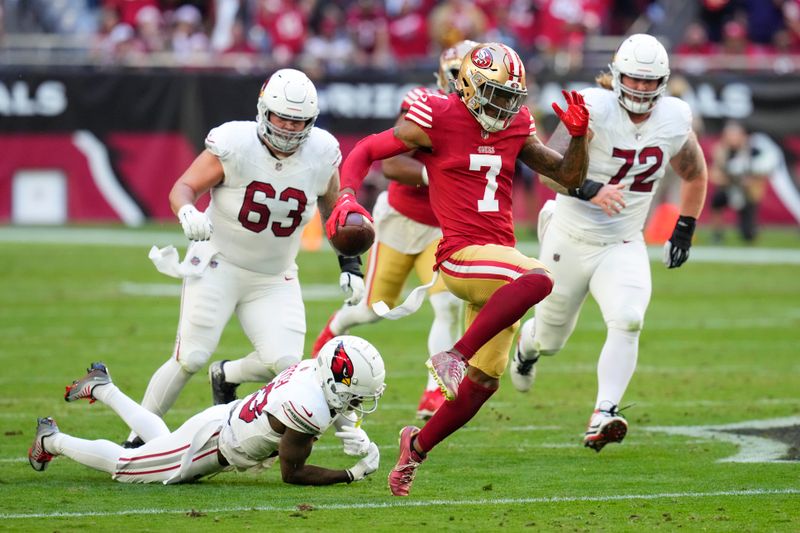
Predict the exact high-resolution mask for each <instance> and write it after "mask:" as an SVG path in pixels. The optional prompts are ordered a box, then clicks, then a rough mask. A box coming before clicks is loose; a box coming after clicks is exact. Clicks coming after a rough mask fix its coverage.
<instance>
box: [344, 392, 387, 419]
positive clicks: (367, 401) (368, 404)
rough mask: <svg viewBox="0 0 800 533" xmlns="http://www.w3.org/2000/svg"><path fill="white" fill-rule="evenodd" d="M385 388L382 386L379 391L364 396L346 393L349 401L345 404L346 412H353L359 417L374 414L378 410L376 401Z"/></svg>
mask: <svg viewBox="0 0 800 533" xmlns="http://www.w3.org/2000/svg"><path fill="white" fill-rule="evenodd" d="M385 388H386V385H382V386H381V388H380V390H379V391H377V392H375V393H374V394H368V395H364V396H361V395H357V394H352V393H348V395H349V399H348V401H347V402H345V405H346V406H347V410H349V411H355V412H357V413H359V414H361V415H368V414H370V413H374V412H375V411H376V410H377V409H378V400H379V399H380V397H381V396H382V395H383V391H384V389H385Z"/></svg>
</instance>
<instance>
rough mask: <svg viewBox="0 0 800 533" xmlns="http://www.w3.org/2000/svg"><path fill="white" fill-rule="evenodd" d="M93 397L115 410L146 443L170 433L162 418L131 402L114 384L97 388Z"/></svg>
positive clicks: (93, 392)
mask: <svg viewBox="0 0 800 533" xmlns="http://www.w3.org/2000/svg"><path fill="white" fill-rule="evenodd" d="M92 396H94V397H95V398H96V399H97V400H98V401H100V402H103V403H104V404H106V405H107V406H109V407H110V408H111V409H113V410H114V412H115V413H117V415H119V417H120V418H122V420H124V421H125V423H126V424H127V425H128V427H129V428H131V431H132V432H133V433H135V434H136V435H139V436H140V437H141V438H142V440H143V441H145V442H149V441H151V440H153V439H155V438H156V437H160V436H162V435H169V433H170V431H169V428H168V427H167V425H166V424H165V423H164V421H163V420H162V419H161V417H159V416H158V415H157V414H154V413H151V412H150V411H148V410H147V409H145V408H144V407H142V406H141V405H139V404H138V403H136V402H135V401H133V400H131V399H130V397H128V396H127V395H126V394H125V393H124V392H122V391H121V390H119V387H117V386H116V385H114V384H113V383H109V384H108V385H101V386H99V387H95V388H94V390H93V391H92Z"/></svg>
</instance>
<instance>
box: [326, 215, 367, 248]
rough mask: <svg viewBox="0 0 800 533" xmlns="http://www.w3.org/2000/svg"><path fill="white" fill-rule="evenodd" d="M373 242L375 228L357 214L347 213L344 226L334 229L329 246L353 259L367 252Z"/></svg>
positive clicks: (365, 218)
mask: <svg viewBox="0 0 800 533" xmlns="http://www.w3.org/2000/svg"><path fill="white" fill-rule="evenodd" d="M373 242H375V228H374V227H373V226H372V222H370V221H369V219H368V218H367V217H365V216H363V215H361V214H359V213H348V214H347V218H346V219H345V221H344V224H343V225H341V226H337V227H336V233H334V234H333V236H332V237H331V245H333V247H334V248H336V251H338V252H339V253H340V254H342V255H343V256H345V257H355V256H358V255H361V254H363V253H364V252H366V251H367V250H369V248H370V246H372V243H373Z"/></svg>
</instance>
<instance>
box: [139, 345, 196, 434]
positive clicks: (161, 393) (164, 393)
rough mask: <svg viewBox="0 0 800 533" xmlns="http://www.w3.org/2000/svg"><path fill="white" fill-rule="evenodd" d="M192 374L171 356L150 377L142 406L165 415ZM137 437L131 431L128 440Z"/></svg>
mask: <svg viewBox="0 0 800 533" xmlns="http://www.w3.org/2000/svg"><path fill="white" fill-rule="evenodd" d="M192 375H193V374H190V373H188V372H187V371H186V370H184V369H183V367H182V366H181V364H180V363H179V362H178V361H176V360H175V358H174V357H170V358H169V359H168V360H167V362H165V363H164V364H163V365H161V367H160V368H159V369H158V370H156V372H155V374H153V377H151V378H150V383H149V384H148V385H147V390H146V391H145V392H144V398H142V407H144V408H145V409H147V410H148V411H150V412H151V413H155V414H156V415H158V416H159V417H163V416H164V413H166V412H167V411H169V409H170V407H172V405H173V404H174V403H175V400H177V399H178V395H179V394H180V393H181V391H182V390H183V388H184V387H185V386H186V384H187V383H188V382H189V380H190V379H191V377H192ZM135 437H136V433H135V432H131V434H130V435H129V436H128V440H132V439H134V438H135Z"/></svg>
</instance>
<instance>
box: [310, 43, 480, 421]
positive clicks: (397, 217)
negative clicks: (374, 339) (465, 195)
mask: <svg viewBox="0 0 800 533" xmlns="http://www.w3.org/2000/svg"><path fill="white" fill-rule="evenodd" d="M477 44H478V43H476V42H474V41H461V42H459V43H457V44H456V45H455V46H452V47H450V48H448V49H446V50H445V51H443V52H442V53H441V55H440V56H439V71H438V72H437V73H436V84H437V85H438V87H439V91H438V93H437V94H449V93H451V92H453V91H455V79H456V76H458V71H459V69H460V68H461V62H462V60H463V59H464V56H465V55H467V53H468V52H470V51H471V50H472V48H474V47H475V45H477ZM428 92H430V91H429V89H426V88H425V87H417V88H414V89H411V90H410V91H408V93H407V94H406V95H405V98H404V99H403V101H402V103H401V104H400V115H399V116H398V118H397V122H396V123H395V126H399V125H400V124H402V122H403V117H404V116H405V114H406V113H407V112H408V110H409V109H410V108H411V104H413V103H414V102H415V101H417V100H418V99H419V98H420V96H422V95H424V94H426V93H428ZM424 157H425V152H420V151H417V152H414V153H411V154H401V155H398V156H395V157H392V158H390V159H387V160H385V161H384V162H383V173H384V175H385V176H386V177H387V178H388V179H389V180H391V181H390V183H389V189H388V190H387V191H386V192H384V193H381V195H380V196H379V197H378V200H377V202H376V204H375V208H374V209H373V215H374V217H375V227H376V229H377V237H376V244H375V246H373V247H372V250H371V251H370V255H369V269H368V270H367V276H366V291H367V293H366V298H364V299H363V300H362V301H361V302H360V303H359V304H358V305H344V306H342V307H341V309H339V310H338V311H336V312H334V313H333V314H332V315H331V317H330V318H329V319H328V323H327V324H325V327H324V328H323V329H322V331H321V332H320V334H319V336H318V337H317V340H316V341H315V342H314V346H313V348H312V352H311V353H312V354H314V355H316V354H317V352H319V350H320V348H321V347H322V346H323V345H324V344H325V343H326V342H328V340H330V339H331V338H333V337H335V336H336V335H342V334H344V333H347V331H348V330H349V329H350V328H352V327H354V326H359V325H362V324H370V323H373V322H376V321H378V320H380V316H378V314H377V313H375V311H373V310H372V304H374V303H375V302H381V301H382V302H385V303H386V304H387V305H389V306H390V307H393V306H394V305H395V304H396V303H397V300H398V298H399V296H400V292H401V291H402V290H403V285H404V284H405V282H406V280H407V279H408V275H409V274H410V273H411V270H412V269H413V270H414V271H415V272H416V273H417V276H418V277H419V279H420V280H421V281H422V283H424V284H427V283H429V282H430V281H431V279H432V277H433V268H432V267H433V264H434V261H435V259H434V258H435V254H436V246H437V245H438V243H439V239H440V238H441V237H442V231H441V229H440V228H439V222H438V221H437V220H436V216H435V215H434V214H433V210H432V209H431V203H430V200H429V199H428V187H427V186H425V185H424V182H423V179H422V175H421V174H422V169H423V163H422V159H423V158H424ZM418 184H423V185H422V186H420V185H418ZM428 294H429V295H430V302H431V307H433V317H434V318H433V323H432V324H431V329H430V333H429V334H428V353H429V355H433V354H435V353H438V352H441V351H442V350H445V349H447V348H450V347H451V346H453V344H454V343H455V341H456V340H457V335H458V330H459V328H458V320H459V315H460V314H461V300H459V299H458V298H456V297H455V296H453V294H452V293H450V292H449V291H448V290H447V287H446V286H445V284H444V280H443V279H442V278H441V277H440V278H438V279H437V280H436V281H435V282H434V284H433V286H431V288H430V289H428ZM442 403H444V394H443V393H442V391H441V389H440V388H439V385H438V384H437V383H436V380H435V379H433V376H431V375H429V376H428V384H427V386H426V388H425V391H424V392H423V394H422V398H420V401H419V405H418V406H417V418H421V419H423V420H426V419H428V418H430V417H431V416H432V415H433V413H435V412H436V410H437V409H438V408H439V407H440V406H441V405H442Z"/></svg>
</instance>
